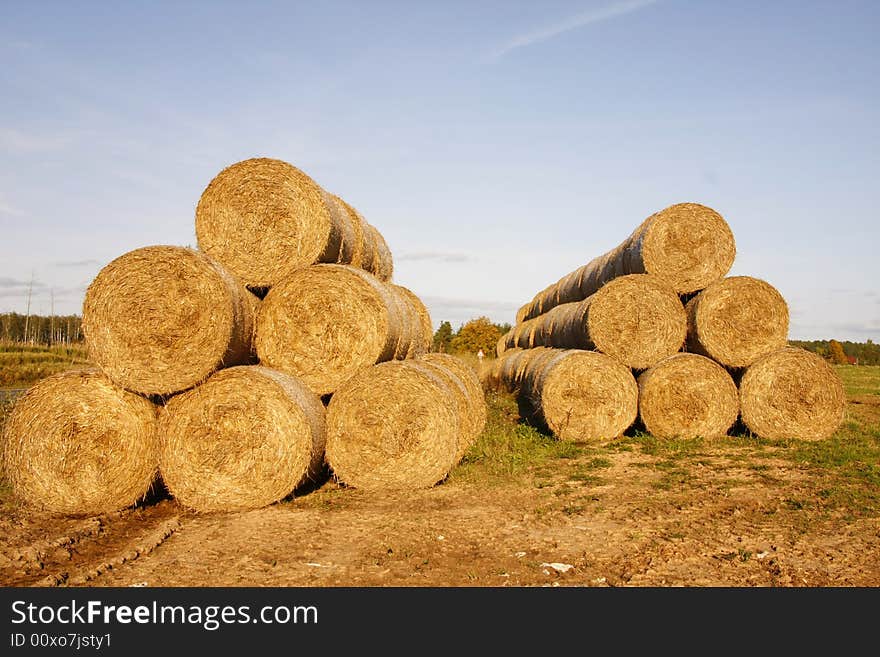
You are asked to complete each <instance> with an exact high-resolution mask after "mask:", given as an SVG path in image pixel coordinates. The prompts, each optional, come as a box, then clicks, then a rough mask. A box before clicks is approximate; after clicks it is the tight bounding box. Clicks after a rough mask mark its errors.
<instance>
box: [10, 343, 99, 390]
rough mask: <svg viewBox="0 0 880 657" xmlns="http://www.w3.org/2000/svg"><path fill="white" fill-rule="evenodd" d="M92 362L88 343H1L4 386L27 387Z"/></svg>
mask: <svg viewBox="0 0 880 657" xmlns="http://www.w3.org/2000/svg"><path fill="white" fill-rule="evenodd" d="M88 364H89V361H88V354H87V352H86V347H85V345H84V344H82V345H80V344H74V345H71V346H61V345H59V346H53V347H46V346H44V345H31V344H21V343H18V342H9V343H0V389H4V388H7V389H9V388H11V389H17V388H27V387H28V386H30V385H32V384H34V383H36V382H37V381H39V380H40V379H44V378H46V377H47V376H51V375H52V374H58V373H59V372H64V371H66V370H69V369H74V368H77V367H82V366H85V365H88Z"/></svg>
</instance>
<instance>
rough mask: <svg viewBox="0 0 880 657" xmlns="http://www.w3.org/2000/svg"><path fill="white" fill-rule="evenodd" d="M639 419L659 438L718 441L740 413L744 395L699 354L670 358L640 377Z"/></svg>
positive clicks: (729, 378)
mask: <svg viewBox="0 0 880 657" xmlns="http://www.w3.org/2000/svg"><path fill="white" fill-rule="evenodd" d="M638 384H639V415H640V416H641V419H642V422H643V423H644V425H645V429H646V430H647V431H648V432H649V433H651V434H652V435H654V436H657V437H658V438H696V437H702V438H716V437H719V436H723V435H725V434H726V433H727V431H728V430H729V429H730V427H731V426H733V423H734V422H736V418H737V416H738V415H739V393H738V391H737V389H736V384H735V383H734V382H733V378H732V377H731V376H730V374H729V373H728V372H727V370H725V369H724V368H723V367H721V365H719V364H718V363H716V362H715V361H713V360H710V359H709V358H706V357H705V356H700V355H698V354H675V355H673V356H670V357H669V358H664V359H663V360H661V361H660V362H659V363H657V364H655V365H654V366H653V367H651V368H650V369H647V370H645V371H644V372H642V374H641V375H640V376H639V378H638Z"/></svg>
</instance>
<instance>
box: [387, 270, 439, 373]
mask: <svg viewBox="0 0 880 657" xmlns="http://www.w3.org/2000/svg"><path fill="white" fill-rule="evenodd" d="M391 287H392V288H394V289H395V290H396V291H397V292H398V293H399V294H400V296H401V297H402V298H403V299H404V300H405V301H406V302H407V304H408V306H409V310H410V319H411V320H412V335H413V339H412V340H411V342H410V349H409V351H408V352H407V354H406V357H407V358H416V357H418V356H421V355H422V354H425V353H428V351H430V350H431V347H432V346H433V344H434V324H433V322H432V321H431V315H430V313H429V312H428V309H427V308H426V307H425V304H424V303H422V300H421V299H419V297H418V295H416V294H415V292H413V291H412V290H410V289H409V288H406V287H404V286H402V285H394V284H391Z"/></svg>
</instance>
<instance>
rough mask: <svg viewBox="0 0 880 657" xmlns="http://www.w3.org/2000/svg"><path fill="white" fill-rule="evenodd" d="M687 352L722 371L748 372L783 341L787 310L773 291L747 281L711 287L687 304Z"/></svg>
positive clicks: (741, 279) (754, 280)
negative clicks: (746, 369) (709, 360)
mask: <svg viewBox="0 0 880 657" xmlns="http://www.w3.org/2000/svg"><path fill="white" fill-rule="evenodd" d="M686 311H687V315H688V340H687V344H688V350H689V351H692V352H694V353H698V354H703V355H705V356H709V357H710V358H712V359H714V360H716V361H718V362H719V363H721V364H722V365H725V366H726V367H732V368H740V367H748V366H749V365H751V364H752V363H753V362H755V361H756V360H757V359H758V358H760V357H761V356H763V355H765V354H768V353H770V352H771V351H776V350H777V349H781V348H783V347H784V346H786V344H787V342H786V341H787V339H788V305H787V304H786V303H785V299H783V298H782V295H781V294H780V293H779V292H778V290H777V289H776V288H775V287H773V286H772V285H770V284H769V283H767V282H765V281H762V280H760V279H757V278H752V277H751V276H731V277H729V278H722V279H721V280H720V281H716V282H714V283H712V284H711V285H710V286H709V287H707V288H706V289H705V290H703V291H702V292H700V293H699V294H697V295H696V296H695V297H694V298H693V299H691V300H690V301H689V302H688V304H687V306H686Z"/></svg>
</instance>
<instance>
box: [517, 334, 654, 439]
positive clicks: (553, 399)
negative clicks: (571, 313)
mask: <svg viewBox="0 0 880 657" xmlns="http://www.w3.org/2000/svg"><path fill="white" fill-rule="evenodd" d="M521 380H522V387H521V389H520V393H519V401H520V408H521V411H522V412H523V414H524V415H526V416H527V417H529V418H531V419H533V420H538V421H539V422H540V423H541V424H543V425H546V426H547V427H548V428H549V429H550V430H551V431H552V432H553V434H554V435H555V436H556V437H558V438H559V439H561V440H570V441H575V442H589V441H597V440H610V439H613V438H616V437H618V436H620V435H621V434H622V433H623V432H624V431H626V429H627V428H628V427H629V426H630V425H631V424H632V423H633V422H634V421H635V419H636V415H637V410H638V386H637V385H636V380H635V378H633V375H632V372H631V371H630V370H629V368H627V367H626V366H625V365H623V364H622V363H620V362H619V361H617V360H615V359H614V358H611V357H610V356H606V355H605V354H601V353H598V352H595V351H581V350H576V349H570V350H548V351H546V352H544V353H542V354H540V355H538V356H537V357H535V358H533V359H532V360H531V361H529V362H528V364H527V366H526V368H525V371H524V373H523V374H522V376H521Z"/></svg>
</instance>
